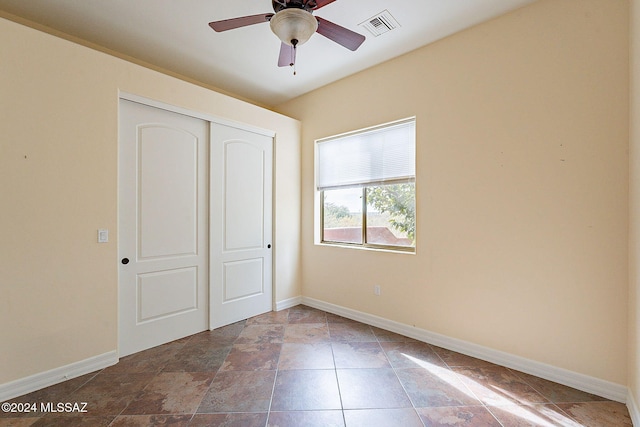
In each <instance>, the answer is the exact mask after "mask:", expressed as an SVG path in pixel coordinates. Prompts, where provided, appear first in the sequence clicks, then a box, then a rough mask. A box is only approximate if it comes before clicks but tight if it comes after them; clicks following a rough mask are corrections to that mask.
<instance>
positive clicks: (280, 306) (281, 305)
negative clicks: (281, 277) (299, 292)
mask: <svg viewBox="0 0 640 427" xmlns="http://www.w3.org/2000/svg"><path fill="white" fill-rule="evenodd" d="M300 304H302V297H293V298H289V299H286V300H284V301H278V302H276V311H282V310H286V309H287V308H291V307H295V306H296V305H300Z"/></svg>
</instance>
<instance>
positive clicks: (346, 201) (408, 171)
mask: <svg viewBox="0 0 640 427" xmlns="http://www.w3.org/2000/svg"><path fill="white" fill-rule="evenodd" d="M316 185H317V191H318V192H319V195H320V203H319V209H320V234H321V238H320V240H321V242H322V243H334V244H347V245H358V246H365V247H374V248H389V249H398V250H404V251H414V250H415V243H416V227H415V222H416V204H415V119H414V118H412V119H408V120H402V121H399V122H394V123H390V124H386V125H381V126H377V127H375V128H370V129H365V130H363V131H357V132H352V133H349V134H345V135H339V136H335V137H330V138H324V139H321V140H318V141H316Z"/></svg>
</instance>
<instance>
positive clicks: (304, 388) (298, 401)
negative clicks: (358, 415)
mask: <svg viewBox="0 0 640 427" xmlns="http://www.w3.org/2000/svg"><path fill="white" fill-rule="evenodd" d="M329 409H342V405H341V403H340V391H339V390H338V382H337V379H336V373H335V370H295V371H279V372H278V376H277V378H276V385H275V388H274V390H273V400H272V402H271V410H272V411H313V410H329Z"/></svg>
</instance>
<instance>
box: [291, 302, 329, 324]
mask: <svg viewBox="0 0 640 427" xmlns="http://www.w3.org/2000/svg"><path fill="white" fill-rule="evenodd" d="M288 321H289V323H325V324H326V323H327V313H325V312H324V311H321V310H317V309H315V308H311V307H307V306H304V305H298V306H295V307H292V308H290V309H289V319H288Z"/></svg>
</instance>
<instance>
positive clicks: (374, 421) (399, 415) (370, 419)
mask: <svg viewBox="0 0 640 427" xmlns="http://www.w3.org/2000/svg"><path fill="white" fill-rule="evenodd" d="M344 419H345V421H346V424H347V427H389V426H402V427H423V424H422V421H420V417H419V416H418V414H417V413H416V411H415V409H409V408H407V409H356V410H348V411H344Z"/></svg>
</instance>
